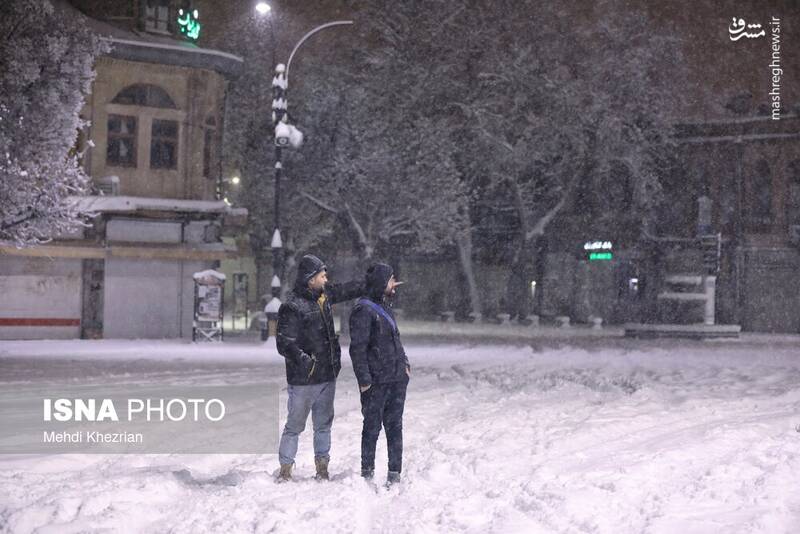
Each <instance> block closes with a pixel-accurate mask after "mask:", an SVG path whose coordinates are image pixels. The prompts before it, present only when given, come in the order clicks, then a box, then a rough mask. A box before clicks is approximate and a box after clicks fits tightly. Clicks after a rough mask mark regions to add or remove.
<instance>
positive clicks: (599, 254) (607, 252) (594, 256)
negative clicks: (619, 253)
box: [583, 241, 614, 261]
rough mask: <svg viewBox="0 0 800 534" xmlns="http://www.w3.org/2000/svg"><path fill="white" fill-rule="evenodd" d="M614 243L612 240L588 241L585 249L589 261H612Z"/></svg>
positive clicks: (584, 245)
mask: <svg viewBox="0 0 800 534" xmlns="http://www.w3.org/2000/svg"><path fill="white" fill-rule="evenodd" d="M613 248H614V244H613V243H612V242H611V241H587V242H586V243H584V244H583V250H584V252H586V253H587V254H588V259H589V261H610V260H613V259H614V253H613Z"/></svg>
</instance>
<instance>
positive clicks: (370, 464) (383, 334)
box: [350, 263, 411, 484]
mask: <svg viewBox="0 0 800 534" xmlns="http://www.w3.org/2000/svg"><path fill="white" fill-rule="evenodd" d="M400 283H401V282H396V281H395V279H394V271H393V270H392V268H391V267H390V266H389V265H386V264H385V263H377V264H375V265H372V266H371V267H370V268H369V269H368V270H367V276H366V291H367V296H366V297H365V298H362V299H360V300H359V301H358V303H357V304H356V306H355V308H353V312H352V314H351V315H350V339H351V341H350V358H351V359H352V360H353V370H354V371H355V374H356V380H358V386H359V389H360V390H361V413H362V415H363V416H364V427H363V430H362V432H361V476H363V477H364V478H367V479H371V478H372V476H373V474H374V472H375V446H376V444H377V442H378V435H379V434H380V431H381V425H383V428H384V429H385V430H386V443H387V446H388V452H389V476H388V480H387V483H388V484H393V483H395V482H398V481H399V480H400V471H401V469H402V463H403V408H404V406H405V400H406V388H407V386H408V380H409V377H410V376H411V366H410V365H409V363H408V358H407V357H406V352H405V350H404V349H403V344H402V343H401V342H400V332H399V331H398V329H397V322H396V321H395V317H394V313H393V312H392V309H391V308H390V307H389V306H388V303H387V298H389V297H391V296H393V295H394V293H395V287H396V286H397V285H399V284H400Z"/></svg>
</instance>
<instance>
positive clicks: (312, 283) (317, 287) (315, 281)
mask: <svg viewBox="0 0 800 534" xmlns="http://www.w3.org/2000/svg"><path fill="white" fill-rule="evenodd" d="M327 283H328V273H327V272H326V271H321V272H318V273H317V274H316V275H315V276H314V278H312V279H311V280H309V281H308V289H310V290H311V291H322V289H324V288H325V284H327Z"/></svg>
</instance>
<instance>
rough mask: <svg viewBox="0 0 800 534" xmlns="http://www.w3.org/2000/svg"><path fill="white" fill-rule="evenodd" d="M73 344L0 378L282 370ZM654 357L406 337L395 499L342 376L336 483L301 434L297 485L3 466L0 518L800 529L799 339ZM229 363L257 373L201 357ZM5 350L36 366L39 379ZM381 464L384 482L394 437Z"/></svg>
mask: <svg viewBox="0 0 800 534" xmlns="http://www.w3.org/2000/svg"><path fill="white" fill-rule="evenodd" d="M80 343H81V344H82V345H80V346H78V344H77V343H75V344H73V343H70V342H66V343H65V342H53V343H37V344H36V345H41V347H39V348H34V347H33V346H32V345H33V344H32V343H30V342H28V343H26V344H22V343H17V344H14V342H12V343H10V344H9V343H4V344H3V346H2V351H3V354H2V357H0V366H2V365H6V363H9V364H10V362H12V361H13V363H14V365H13V368H14V369H15V371H14V373H13V374H14V379H15V380H16V379H24V378H25V377H26V373H27V378H28V379H34V378H35V379H37V380H48V379H50V380H52V379H57V378H58V377H59V376H60V373H62V372H63V369H64V367H63V365H61V364H62V363H67V362H64V361H63V359H64V358H66V357H70V358H74V359H75V361H73V362H71V363H70V365H74V366H77V367H81V366H83V367H84V368H85V370H86V371H88V372H87V373H86V374H87V375H88V376H95V374H96V373H93V372H92V371H94V370H95V368H96V367H97V366H100V365H101V364H102V365H106V364H107V363H108V362H109V361H110V362H111V363H112V364H114V365H117V366H120V369H122V362H121V361H118V360H120V359H122V358H128V359H131V358H144V357H148V358H153V360H154V361H153V360H142V361H141V362H142V366H143V367H142V368H141V369H140V371H139V377H140V378H142V379H144V380H146V381H152V382H156V381H158V380H160V379H161V378H160V376H159V372H158V369H160V368H161V367H160V366H162V365H164V364H165V362H166V361H169V362H172V363H173V364H174V363H175V362H176V361H177V362H178V363H181V362H182V361H183V360H181V359H180V358H182V359H185V360H191V364H192V365H188V363H189V362H187V366H186V373H187V374H188V373H190V372H191V373H193V378H194V380H198V379H200V378H201V377H202V375H203V372H204V371H203V369H204V365H207V366H208V371H207V373H208V375H209V377H213V378H214V379H219V378H220V376H221V375H222V376H225V377H226V380H228V381H234V383H235V382H236V381H241V382H242V383H244V382H246V381H247V380H249V379H250V378H249V377H250V376H251V375H252V370H253V366H252V364H253V362H261V364H263V365H265V366H275V369H277V370H278V371H279V370H280V365H282V364H281V361H282V360H281V359H280V357H279V356H277V354H276V353H275V352H274V346H272V345H269V344H268V345H267V346H248V345H237V344H222V345H217V346H215V347H213V348H207V347H200V346H194V345H187V344H180V343H172V342H166V343H157V342H147V343H140V344H139V346H138V347H137V344H136V343H135V342H131V343H129V344H128V343H124V342H80ZM92 343H95V345H91V344H92ZM226 345H227V346H226ZM84 346H86V347H88V348H87V349H82V347H84ZM659 347H660V348H656V349H654V348H650V346H649V345H647V344H646V343H641V342H637V343H633V342H630V343H625V344H622V345H620V346H618V347H608V346H603V345H602V344H598V346H587V348H585V349H575V348H568V347H561V348H552V349H548V348H537V347H536V346H535V347H533V348H532V347H530V346H509V345H473V346H465V345H459V344H446V345H422V344H413V343H409V344H408V346H407V352H408V353H409V357H410V359H411V363H412V366H413V375H412V379H411V383H410V386H409V391H408V399H407V403H406V411H405V421H404V439H405V452H404V469H403V476H404V477H405V480H404V482H403V484H402V485H400V486H399V487H395V488H392V489H390V490H386V489H383V488H380V489H378V490H377V491H375V490H374V489H372V488H370V487H369V486H368V485H367V484H366V483H364V482H363V481H362V480H361V479H360V478H359V477H358V476H357V472H358V468H359V440H360V425H361V414H360V410H359V397H358V394H357V390H356V384H355V381H354V379H353V377H352V370H351V369H349V368H345V369H344V370H343V371H342V374H341V375H340V378H339V383H338V385H337V390H338V391H337V398H336V413H337V415H336V420H335V422H334V426H333V447H332V451H331V455H332V463H331V472H332V474H333V480H332V481H331V482H329V483H316V482H315V481H313V479H312V476H313V472H314V465H313V453H312V447H311V432H310V423H309V425H308V426H307V431H306V432H304V433H303V434H302V436H301V440H300V449H299V453H298V457H297V466H296V470H295V471H296V476H297V479H298V480H297V481H296V482H293V483H290V484H282V485H278V484H275V483H274V482H273V472H274V470H275V469H276V468H277V457H276V456H275V455H252V456H248V455H196V456H177V455H118V456H113V455H106V456H103V455H63V456H6V457H4V458H0V493H2V495H4V498H3V499H2V500H0V524H2V525H4V528H5V529H6V530H7V531H9V532H15V533H16V532H19V533H27V532H59V533H61V532H86V531H97V530H104V529H105V530H108V531H114V532H164V531H170V532H176V533H180V532H187V533H189V532H192V533H195V532H257V533H258V532H299V531H318V532H343V533H344V532H348V533H349V532H415V533H416V532H474V533H485V532H503V533H507V532H512V533H513V532H519V533H526V534H527V533H559V532H564V533H579V532H581V533H582V532H588V533H614V534H625V533H653V534H661V533H676V532H678V533H685V534H689V533H706V532H707V533H713V534H718V533H721V532H737V533H739V532H752V533H770V534H772V533H790V532H796V531H797V526H798V525H800V485H798V484H797V473H798V472H800V433H798V431H797V430H796V429H795V427H796V426H797V425H798V424H800V350H798V347H797V345H791V344H786V345H784V346H775V347H771V348H770V349H769V350H766V349H758V348H754V347H753V346H752V345H732V344H698V343H687V342H660V343H659ZM212 352H213V353H214V355H215V358H210V357H209V356H211V353H212ZM343 353H344V354H345V358H344V360H345V363H347V360H348V358H347V357H346V354H347V352H346V348H345V349H344V350H343ZM39 355H50V356H58V357H59V360H58V363H59V365H52V366H51V365H50V364H47V363H46V361H45V360H42V359H40V358H37V357H36V356H39ZM68 355H70V356H68ZM223 355H225V357H227V358H229V361H243V362H248V363H247V364H246V365H243V366H240V368H239V369H237V368H236V367H235V366H233V367H231V368H230V369H221V368H220V367H217V366H214V365H212V364H211V363H208V362H209V361H210V360H212V359H213V360H214V361H218V360H219V358H220V357H221V356H223ZM13 356H26V357H28V358H29V359H30V366H29V368H28V370H27V371H26V370H25V368H24V365H25V360H24V358H23V359H22V360H20V359H16V358H13ZM97 356H107V357H108V358H111V360H108V359H106V360H105V361H100V360H93V359H92V358H93V357H97ZM176 358H179V359H178V360H176ZM158 360H163V361H158ZM37 362H38V364H37ZM148 362H150V363H148ZM20 366H22V367H20ZM104 369H106V368H104ZM172 369H173V372H174V369H175V367H174V366H173V367H172ZM106 371H107V369H106ZM125 371H126V372H130V368H125ZM112 372H113V366H112ZM2 376H4V377H5V376H7V375H5V374H4V375H2ZM276 376H279V375H276ZM128 378H129V379H131V378H135V377H128ZM101 379H108V377H102V376H98V377H96V378H92V380H101ZM377 458H378V464H377V473H376V479H377V480H378V481H379V482H380V481H381V480H382V479H383V477H385V475H386V467H385V459H386V447H385V442H383V437H382V438H381V441H380V442H379V446H378V455H377Z"/></svg>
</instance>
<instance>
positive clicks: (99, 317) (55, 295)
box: [0, 0, 246, 339]
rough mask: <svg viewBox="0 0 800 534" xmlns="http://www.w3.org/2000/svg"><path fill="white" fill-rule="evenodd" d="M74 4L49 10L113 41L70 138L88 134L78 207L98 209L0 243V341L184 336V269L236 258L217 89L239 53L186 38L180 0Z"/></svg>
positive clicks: (221, 96) (187, 296)
mask: <svg viewBox="0 0 800 534" xmlns="http://www.w3.org/2000/svg"><path fill="white" fill-rule="evenodd" d="M71 4H72V5H67V4H64V3H61V4H58V7H59V8H60V9H64V11H65V13H66V15H67V16H78V17H83V18H84V19H85V21H86V24H88V25H89V26H90V27H91V28H92V29H93V30H94V31H95V32H96V33H98V34H99V35H101V36H103V37H104V38H107V39H108V40H109V41H110V42H111V45H112V49H111V51H110V52H109V53H108V54H107V55H105V56H103V57H101V58H100V59H99V60H98V61H97V64H96V70H97V78H96V80H95V82H94V84H93V86H92V91H91V94H90V95H88V97H87V99H86V105H85V108H84V110H83V112H82V113H83V115H84V116H85V117H86V118H87V119H89V120H90V121H91V127H90V128H89V130H88V132H84V133H82V135H81V138H80V139H79V144H80V145H82V146H83V147H86V146H87V144H88V143H89V141H91V143H92V144H91V145H89V148H88V150H87V152H86V156H85V159H84V166H85V168H86V170H87V172H88V173H89V174H90V175H91V176H92V179H93V184H94V192H93V193H94V194H93V195H92V196H90V197H86V198H82V199H80V202H82V203H84V204H85V205H86V206H87V207H89V208H91V209H92V210H94V211H96V212H97V213H98V216H97V217H96V218H95V219H93V220H92V221H91V226H89V227H87V228H85V229H84V231H82V232H79V233H77V234H76V235H71V236H61V237H60V238H59V239H58V240H56V241H54V242H53V243H51V244H48V245H44V246H38V247H34V248H28V249H20V250H18V249H16V248H14V247H2V248H1V249H0V286H2V288H3V292H4V295H3V298H2V299H0V338H4V339H11V338H100V337H105V338H165V337H190V336H191V333H192V332H191V330H192V319H193V295H194V291H193V280H192V274H193V273H194V272H197V271H201V270H204V269H208V268H212V267H215V266H217V265H218V263H219V262H220V261H221V260H224V259H230V258H234V257H236V256H237V255H238V254H237V251H236V249H235V247H232V246H230V245H225V244H223V242H222V234H223V228H224V227H225V225H230V224H237V225H241V224H243V221H244V218H245V216H246V212H244V211H243V210H232V209H230V208H229V207H228V205H227V204H226V202H225V201H224V200H223V199H222V198H221V191H222V187H221V185H222V176H221V162H220V147H221V140H222V132H223V128H224V115H225V113H224V109H225V91H226V86H227V84H228V83H229V81H230V80H231V79H233V78H235V77H236V76H237V75H238V73H239V72H240V71H241V68H242V60H241V59H240V58H238V57H236V56H233V55H230V54H226V53H223V52H219V51H216V50H209V49H204V48H199V47H197V46H196V45H195V44H193V43H191V42H187V41H186V40H185V39H184V38H182V37H181V34H180V27H179V26H180V24H179V22H178V16H179V13H178V9H179V7H186V6H185V5H184V4H185V3H180V6H179V5H178V4H179V3H178V2H171V1H166V0H146V1H145V0H141V1H140V0H130V1H127V2H124V1H120V2H98V1H82V0H75V1H74V2H72V3H71ZM76 8H77V9H76ZM78 10H80V11H78ZM101 19H103V20H101Z"/></svg>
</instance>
